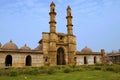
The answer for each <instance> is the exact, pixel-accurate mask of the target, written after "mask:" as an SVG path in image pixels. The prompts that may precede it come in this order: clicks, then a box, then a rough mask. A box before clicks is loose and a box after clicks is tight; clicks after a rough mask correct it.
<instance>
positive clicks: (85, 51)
mask: <svg viewBox="0 0 120 80" xmlns="http://www.w3.org/2000/svg"><path fill="white" fill-rule="evenodd" d="M81 52H82V53H92V50H91V49H90V48H88V47H85V48H83V49H82V50H81Z"/></svg>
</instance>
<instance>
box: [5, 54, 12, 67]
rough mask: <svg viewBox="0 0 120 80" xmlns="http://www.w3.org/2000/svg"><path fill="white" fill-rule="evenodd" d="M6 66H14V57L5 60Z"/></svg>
mask: <svg viewBox="0 0 120 80" xmlns="http://www.w3.org/2000/svg"><path fill="white" fill-rule="evenodd" d="M5 66H12V56H11V55H7V56H6V58H5Z"/></svg>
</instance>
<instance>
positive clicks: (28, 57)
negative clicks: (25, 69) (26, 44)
mask: <svg viewBox="0 0 120 80" xmlns="http://www.w3.org/2000/svg"><path fill="white" fill-rule="evenodd" d="M31 61H32V60H31V56H30V55H28V56H27V57H26V63H25V65H26V66H31Z"/></svg>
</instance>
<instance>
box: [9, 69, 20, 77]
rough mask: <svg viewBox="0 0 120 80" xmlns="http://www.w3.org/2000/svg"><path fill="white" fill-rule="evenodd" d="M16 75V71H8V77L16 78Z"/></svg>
mask: <svg viewBox="0 0 120 80" xmlns="http://www.w3.org/2000/svg"><path fill="white" fill-rule="evenodd" d="M17 75H18V72H17V70H10V72H9V76H17Z"/></svg>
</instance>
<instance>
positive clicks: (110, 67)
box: [106, 66, 114, 71]
mask: <svg viewBox="0 0 120 80" xmlns="http://www.w3.org/2000/svg"><path fill="white" fill-rule="evenodd" d="M106 70H107V71H114V69H113V67H112V66H109V67H107V68H106Z"/></svg>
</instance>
